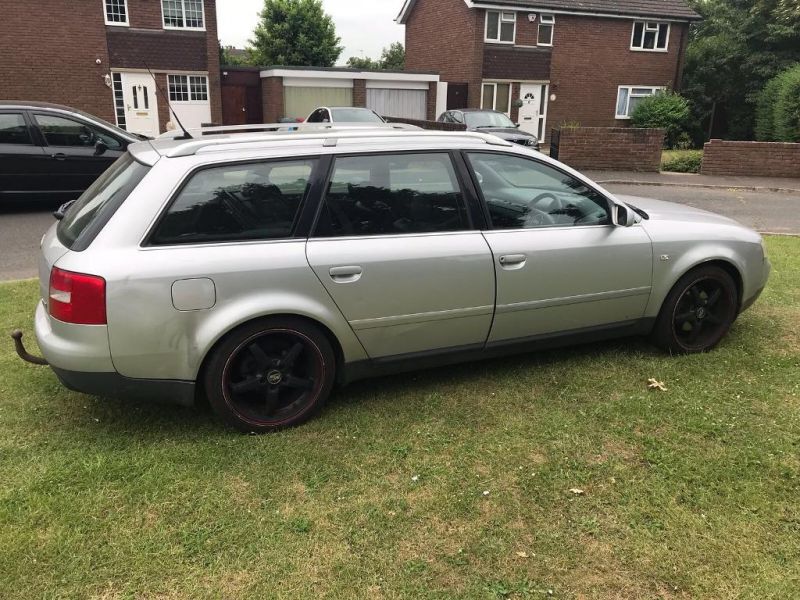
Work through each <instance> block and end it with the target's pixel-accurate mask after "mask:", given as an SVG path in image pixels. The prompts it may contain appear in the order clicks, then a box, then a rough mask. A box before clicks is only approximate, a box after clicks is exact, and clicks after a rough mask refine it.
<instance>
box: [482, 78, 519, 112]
mask: <svg viewBox="0 0 800 600" xmlns="http://www.w3.org/2000/svg"><path fill="white" fill-rule="evenodd" d="M487 85H491V86H492V87H493V88H494V92H493V93H492V105H491V106H488V107H487V106H484V105H483V88H484V86H487ZM498 85H507V86H508V106H507V110H500V109H499V108H496V107H497V86H498ZM513 94H514V84H512V83H509V82H507V81H483V82H481V108H488V109H489V110H499V111H500V112H502V113H505V114H506V116H508V118H509V119H510V118H511V96H512V95H513Z"/></svg>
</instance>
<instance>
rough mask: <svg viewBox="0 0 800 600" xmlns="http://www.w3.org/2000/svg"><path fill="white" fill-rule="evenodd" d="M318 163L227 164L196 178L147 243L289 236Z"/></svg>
mask: <svg viewBox="0 0 800 600" xmlns="http://www.w3.org/2000/svg"><path fill="white" fill-rule="evenodd" d="M316 162H317V161H316V159H299V160H287V161H270V162H259V163H247V164H235V165H225V166H222V167H214V168H211V169H203V170H201V171H198V172H197V173H195V174H194V175H193V176H192V177H191V178H190V179H189V181H188V183H187V184H186V185H184V186H183V188H182V189H181V191H180V193H179V194H178V196H177V197H176V198H175V199H174V200H173V201H172V203H171V204H170V207H169V208H168V209H167V211H166V213H165V214H164V216H163V217H162V218H161V220H160V221H159V223H158V225H157V226H156V229H155V232H154V233H153V235H152V236H151V238H150V243H151V244H153V245H157V246H158V245H173V244H202V243H215V242H234V241H247V240H272V239H280V238H288V237H291V236H292V233H293V231H294V227H295V222H296V220H297V217H298V215H299V214H300V208H301V206H302V204H303V200H304V199H305V197H306V194H307V193H308V187H309V180H310V179H311V173H312V172H313V170H314V167H315V165H316Z"/></svg>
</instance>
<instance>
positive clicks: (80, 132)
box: [35, 114, 122, 150]
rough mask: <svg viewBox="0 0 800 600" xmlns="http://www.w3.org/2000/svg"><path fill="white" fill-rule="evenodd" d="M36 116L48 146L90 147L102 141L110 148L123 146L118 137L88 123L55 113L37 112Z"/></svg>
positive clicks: (116, 148)
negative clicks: (58, 115)
mask: <svg viewBox="0 0 800 600" xmlns="http://www.w3.org/2000/svg"><path fill="white" fill-rule="evenodd" d="M35 118H36V124H37V125H38V126H39V130H40V131H41V132H42V134H43V135H44V139H45V141H46V142H47V145H48V146H72V147H81V146H82V147H89V146H94V145H95V144H96V143H97V142H99V141H102V142H103V143H104V144H105V145H106V147H107V148H109V149H110V150H119V149H120V148H122V142H120V141H119V140H118V139H117V138H115V137H114V136H112V135H109V134H108V133H106V132H105V131H102V130H101V129H99V128H97V127H93V126H92V125H89V124H88V123H81V122H78V121H74V120H73V119H68V118H66V117H57V116H55V115H44V114H37V115H36V116H35Z"/></svg>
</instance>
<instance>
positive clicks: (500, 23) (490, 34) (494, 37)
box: [485, 10, 517, 44]
mask: <svg viewBox="0 0 800 600" xmlns="http://www.w3.org/2000/svg"><path fill="white" fill-rule="evenodd" d="M516 29H517V13H514V12H501V11H497V10H487V11H486V33H485V40H486V41H487V42H501V43H504V44H513V43H514V36H515V34H516Z"/></svg>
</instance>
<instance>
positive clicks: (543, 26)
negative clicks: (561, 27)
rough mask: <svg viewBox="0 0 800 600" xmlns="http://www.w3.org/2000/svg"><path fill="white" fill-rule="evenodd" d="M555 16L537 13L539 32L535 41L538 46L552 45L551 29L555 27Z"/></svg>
mask: <svg viewBox="0 0 800 600" xmlns="http://www.w3.org/2000/svg"><path fill="white" fill-rule="evenodd" d="M555 24H556V18H555V16H554V15H539V33H538V37H537V40H536V43H537V44H538V45H539V46H552V45H553V29H554V28H555Z"/></svg>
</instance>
